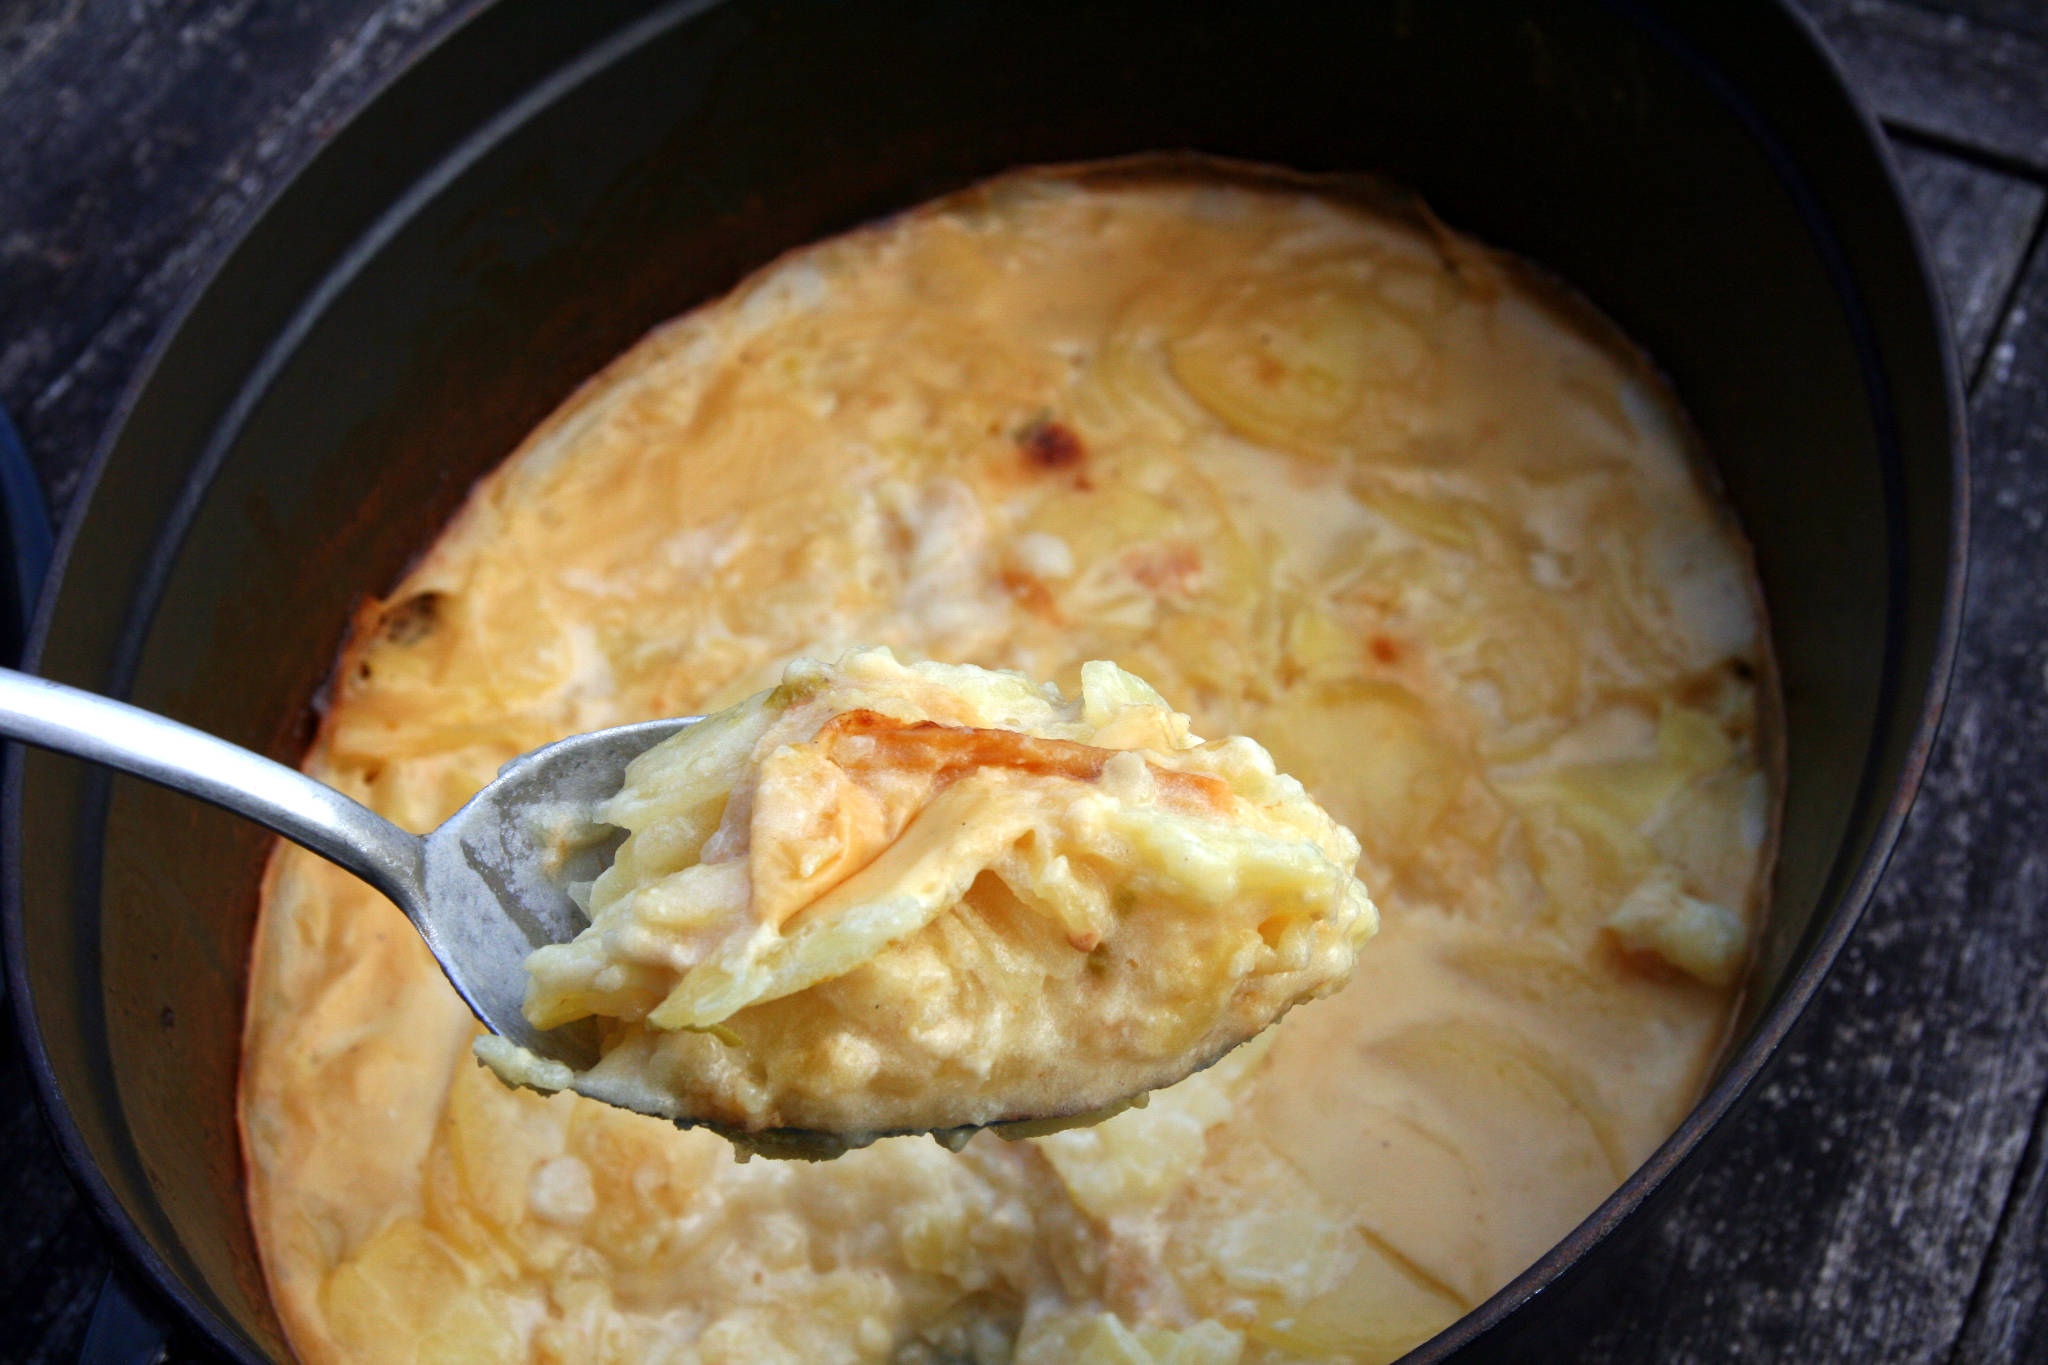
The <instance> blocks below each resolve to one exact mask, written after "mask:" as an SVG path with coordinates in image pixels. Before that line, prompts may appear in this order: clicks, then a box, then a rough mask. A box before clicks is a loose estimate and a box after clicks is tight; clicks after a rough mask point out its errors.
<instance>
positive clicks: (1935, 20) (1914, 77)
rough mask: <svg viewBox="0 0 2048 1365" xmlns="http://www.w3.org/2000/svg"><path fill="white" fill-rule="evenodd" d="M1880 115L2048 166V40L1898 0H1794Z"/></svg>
mask: <svg viewBox="0 0 2048 1365" xmlns="http://www.w3.org/2000/svg"><path fill="white" fill-rule="evenodd" d="M1799 3H1800V7H1801V8H1802V9H1804V10H1805V11H1806V12H1807V13H1808V14H1809V15H1811V16H1812V17H1813V19H1814V20H1815V22H1816V23H1817V24H1818V25H1819V27H1820V31H1821V33H1822V35H1823V36H1825V37H1826V38H1827V40H1828V43H1829V45H1830V46H1832V47H1833V48H1834V50H1835V53H1836V55H1837V56H1838V57H1840V58H1841V60H1842V63H1843V65H1844V66H1845V67H1847V69H1848V72H1849V77H1850V82H1851V84H1853V85H1854V86H1855V87H1856V88H1857V90H1858V92H1859V93H1860V94H1861V95H1862V96H1863V97H1864V99H1866V100H1867V101H1869V102H1870V104H1871V105H1872V106H1873V107H1874V108H1875V109H1876V110H1877V112H1878V114H1879V116H1880V117H1882V118H1884V119H1886V120H1887V121H1889V122H1892V123H1896V124H1898V125H1899V126H1901V127H1905V128H1910V129H1912V130H1914V131H1915V132H1918V133H1922V134H1924V135H1927V136H1930V137H1937V138H1943V139H1946V140H1949V141H1952V142H1955V143H1957V144H1959V145H1962V146H1966V147H1971V148H1976V149H1979V150H1981V151H1983V152H1985V153H1987V154H1989V155H1992V156H1995V157H1999V158H2003V159H2006V160H2009V161H2011V162H2012V163H2014V164H2016V165H2022V166H2026V167H2030V168H2032V169H2034V170H2036V171H2048V38H2043V37H2037V36H2035V35H2034V34H2032V33H2030V32H2016V31H2014V30H2011V29H2008V28H2003V27H1995V26H1993V25H1991V24H1989V23H1986V22H1983V21H1982V20H1979V19H1974V18H1971V17H1968V16H1966V15H1962V14H1941V13H1937V12H1935V11H1933V10H1930V9H1923V8H1921V7H1920V6H1918V5H1914V4H1908V3H1905V0H1799Z"/></svg>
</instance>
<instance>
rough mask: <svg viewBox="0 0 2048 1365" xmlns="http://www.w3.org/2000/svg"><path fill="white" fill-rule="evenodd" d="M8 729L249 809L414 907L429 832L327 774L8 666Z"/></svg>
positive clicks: (26, 739) (3, 706) (4, 685)
mask: <svg viewBox="0 0 2048 1365" xmlns="http://www.w3.org/2000/svg"><path fill="white" fill-rule="evenodd" d="M0 735H5V736H7V737H8V738H11V739H18V740H21V741H22V742H23V743H26V744H33V745H36V746H37V747H38V748H43V749H55V750H57V751H58V752H59V753H66V754H73V755H75V756H77V757H79V758H83V759H89V760H91V761H92V762H94V763H104V764H106V765H107V766H108V767H111V768H119V769H120V770H121V771H123V772H127V773H133V774H134V775H135V776H137V777H141V778H147V779H148V780H149V781H151V782H156V783H160V784H162V785H163V786H166V787H169V788H171V789H172V790H174V791H181V792H185V793H187V794H189V795H192V796H196V797H198V798H199V799H200V800H202V801H211V802H212V803H213V804H214V805H216V806H221V807H224V808H226V809H228V810H231V811H234V812H235V813H236V814H238V815H246V816H248V817H249V818H250V819H251V820H254V821H256V822H257V823H259V824H263V825H267V826H269V827H270V828H271V829H273V830H276V831H277V832H278V833H279V834H282V835H283V836H284V837H285V838H287V839H290V840H291V841H292V842H293V843H295V844H303V845H304V846H305V847H307V848H309V849H311V850H312V851H313V852H315V853H317V854H319V855H320V856H321V857H323V858H326V859H328V860H329V861H330V862H334V863H339V864H340V865H341V866H342V867H345V868H347V869H348V870H349V871H350V872H353V873H355V874H356V875H357V876H358V877H361V878H362V879H363V880H364V881H366V882H368V883H369V884H370V885H372V886H374V887H376V888H377V889H378V890H379V891H381V892H383V893H384V894H385V895H387V896H389V897H390V898H391V899H392V900H394V901H396V902H397V903H398V905H399V907H400V908H401V909H403V910H404V911H405V912H406V913H407V914H408V915H414V914H415V907H417V906H418V905H419V904H420V901H421V886H422V884H423V883H422V873H421V858H422V854H421V841H420V839H419V837H418V836H417V835H413V834H408V833H407V832H406V831H404V830H402V829H400V828H399V827H398V826H397V825H394V824H392V823H391V822H390V821H389V820H386V819H385V818H384V817H383V816H381V815H379V814H377V813H376V812H375V811H373V810H371V809H370V808H369V807H368V806H365V805H363V804H362V803H361V802H359V801H354V800H351V799H350V798H349V797H346V796H343V795H342V794H341V793H340V792H338V791H336V790H335V789H334V788H332V787H330V786H328V785H326V784H325V783H324V782H316V781H314V780H313V779H312V778H310V777H307V776H306V775H305V774H304V773H301V772H298V771H296V770H294V769H291V768H287V767H285V766H284V764H282V763H273V762H272V761H271V760H269V759H267V758H265V757H263V756H262V755H261V754H257V753H251V752H250V751H249V750H247V749H244V748H242V747H241V746H240V745H236V744H230V743H228V742H227V741H226V740H224V739H216V738H215V737H214V736H212V735H209V734H207V733H206V732H204V731H203V730H195V729H193V728H192V727H191V726H189V725H181V724H179V723H178V722H177V721H174V720H167V719H165V718H164V717H163V716H159V715H156V714H155V713H153V712H149V711H145V710H143V709H142V708H141V707H138V706H130V705H128V704H127V703H126V702H119V701H113V700H111V699H110V698H107V697H102V696H98V695H96V694H94V693H91V692H84V691H80V690H79V689H78V688H75V687H66V686H64V685H63V684H62V683H54V682H50V681H49V680H47V679H45V678H38V677H34V676H32V675H30V674H27V673H21V672H17V671H16V670H14V669H11V668H0Z"/></svg>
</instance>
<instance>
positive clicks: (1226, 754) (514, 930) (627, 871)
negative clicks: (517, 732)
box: [0, 649, 1378, 1158]
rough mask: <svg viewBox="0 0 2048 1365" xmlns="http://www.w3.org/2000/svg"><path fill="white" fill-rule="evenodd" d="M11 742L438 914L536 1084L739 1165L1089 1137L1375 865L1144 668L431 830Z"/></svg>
mask: <svg viewBox="0 0 2048 1365" xmlns="http://www.w3.org/2000/svg"><path fill="white" fill-rule="evenodd" d="M0 733H4V734H7V735H10V736H13V737H15V738H18V739H22V740H25V741H27V742H29V743H32V744H39V745H42V746H44V747H47V748H53V749H60V750H63V751H65V752H69V753H74V754H77V755H79V756H81V757H85V758H88V759H92V760H94V761H97V762H102V763H107V764H109V765H111V766H114V767H118V768H121V769H124V770H126V771H128V772H132V773H135V774H137V775H138V776H142V777H145V778H148V779H150V780H152V781H157V782H161V783H164V784H165V785H168V786H171V787H174V788H177V789H179V790H181V791H186V792H189V793H191V794H193V795H195V796H199V797H202V798H204V799H206V800H209V801H212V802H214V803H215V804H218V805H221V806H224V807H226V808H228V809H230V810H234V811H237V812H239V813H241V814H244V815H247V816H249V817H251V818H253V819H255V820H258V821H260V822H262V823H263V824H265V825H267V826H269V827H270V828H271V829H274V830H276V831H277V832H278V833H280V834H282V835H284V836H285V837H287V838H289V839H292V840H294V841H296V842H298V843H301V844H303V845H305V846H306V847H307V848H309V849H311V850H312V851H313V852H315V853H317V854H320V855H321V856H323V857H326V858H328V859H331V860H332V861H334V862H336V863H338V864H340V865H341V866H342V867H345V868H347V869H348V870H350V871H352V872H354V873H356V874H357V875H358V876H360V877H362V878H363V879H364V880H366V881H368V882H369V883H370V884H371V885H372V886H374V887H376V888H377V889H378V890H379V891H381V892H383V893H384V894H385V895H387V896H389V897H390V898H391V899H392V900H393V901H394V902H395V903H397V905H398V906H399V908H400V909H402V910H403V911H404V912H405V913H406V915H407V916H408V917H409V918H410V919H411V920H412V922H413V924H414V925H415V927H417V928H418V929H419V931H420V933H421V935H422V937H424V938H425V939H426V942H427V945H428V947H429V948H431V949H432V950H433V953H434V956H435V957H436V959H438V960H439V962H440V964H441V967H442V970H443V971H444V972H446V973H447V976H448V979H449V980H450V982H451V983H453V984H454V986H455V988H456V990H457V991H458V992H459V993H460V994H461V996H462V998H463V999H464V1000H465V1001H466V1002H467V1003H468V1004H469V1006H470V1008H471V1009H472V1010H474V1011H475V1013H476V1015H477V1017H478V1018H479V1019H480V1020H482V1021H483V1023H484V1025H485V1026H486V1027H487V1028H488V1029H489V1030H490V1033H489V1034H487V1035H483V1036H480V1037H479V1038H478V1039H477V1044H476V1050H477V1054H478V1056H479V1058H480V1059H482V1060H483V1061H484V1062H485V1063H486V1064H488V1065H489V1066H490V1067H491V1068H492V1069H493V1070H495V1071H496V1072H497V1073H498V1074H499V1075H500V1076H501V1077H502V1078H504V1079H505V1080H506V1081H508V1082H510V1083H513V1084H520V1085H527V1086H531V1087H534V1088H536V1089H541V1090H547V1091H555V1090H564V1089H571V1090H575V1091H577V1092H578V1093H581V1094H584V1095H587V1096H590V1097H592V1098H595V1099H599V1100H603V1101H605V1102H607V1103H611V1104H615V1105H618V1106H620V1107H623V1108H627V1109H632V1110H636V1111H639V1112H641V1113H646V1114H653V1115H658V1116H661V1117H664V1118H667V1119H670V1120H672V1121H674V1122H676V1123H679V1124H684V1125H704V1126H708V1127H711V1128H713V1129H715V1130H717V1131H719V1132H720V1133H722V1134H724V1135H725V1136H727V1137H729V1138H732V1139H733V1140H734V1141H735V1142H736V1143H738V1144H739V1145H740V1146H741V1147H742V1149H743V1150H745V1151H758V1152H761V1153H764V1154H767V1155H773V1156H800V1157H809V1158H820V1157H828V1156H835V1155H837V1154H839V1153H840V1152H842V1151H845V1150H847V1149H849V1148H852V1147H858V1146H862V1145H865V1144H866V1143H868V1142H871V1141H873V1140H875V1139H876V1138H878V1137H883V1136H890V1135H897V1134H904V1133H930V1134H932V1135H933V1136H936V1137H938V1138H939V1139H940V1140H941V1141H944V1142H947V1143H949V1145H957V1144H958V1143H960V1142H964V1141H965V1140H966V1138H967V1137H968V1136H971V1135H972V1133H973V1132H975V1131H977V1130H978V1129H980V1128H982V1127H996V1128H998V1129H999V1130H1001V1131H1004V1132H1006V1133H1008V1134H1009V1135H1012V1136H1015V1135H1021V1134H1025V1133H1029V1132H1038V1131H1045V1130H1046V1129H1047V1128H1050V1127H1060V1126H1066V1125H1068V1124H1071V1123H1077V1122H1091V1121H1093V1120H1094V1119H1095V1118H1098V1117H1101V1116H1103V1115H1105V1114H1107V1113H1111V1112H1115V1111H1116V1110H1117V1109H1119V1108H1122V1107H1124V1106H1125V1105H1127V1104H1129V1103H1131V1102H1133V1101H1134V1100H1136V1099H1139V1098H1141V1097H1142V1096H1143V1095H1144V1094H1145V1093H1146V1092H1148V1091H1149V1090H1151V1089H1154V1088H1157V1087H1159V1086H1163V1085H1167V1084H1171V1083H1172V1082H1173V1081H1176V1080H1179V1079H1180V1078H1181V1077H1183V1076H1185V1075H1187V1074H1189V1073H1190V1072H1192V1071H1195V1070H1198V1069H1200V1068H1201V1067H1203V1066H1206V1065H1208V1064H1209V1063H1210V1062H1213V1061H1215V1060H1216V1059H1217V1058H1218V1057H1220V1056H1221V1055H1222V1054H1223V1053H1224V1052H1227V1051H1228V1050H1229V1049H1230V1048H1232V1047H1234V1046H1236V1045H1237V1044H1238V1043H1241V1042H1244V1041H1246V1040H1247V1039H1249V1038H1251V1037H1252V1036H1254V1035H1255V1034H1257V1033H1258V1032H1259V1031H1261V1030H1262V1029H1264V1028H1265V1027H1267V1026H1268V1025H1270V1024H1271V1023H1273V1022H1274V1021H1275V1020H1277V1019H1278V1018H1279V1016H1280V1015H1281V1014H1283V1013H1285V1012H1286V1010H1287V1009H1289V1008H1291V1007H1292V1006H1293V1005H1294V1004H1296V1003H1298V1002H1299V1001H1302V1000H1305V999H1308V998H1311V997H1313V996H1316V995H1320V994H1324V993H1327V992H1328V991H1330V990H1334V989H1335V988H1336V987H1337V986H1338V985H1340V984H1342V982H1343V981H1344V980H1345V979H1346V978H1347V977H1348V976H1349V974H1350V972H1351V969H1352V967H1353V965H1354V964H1355V961H1356V957H1357V953H1358V950H1359V948H1360V946H1361V945H1362V944H1363V942H1364V941H1365V939H1366V938H1367V937H1369V936H1370V935H1371V933H1372V932H1373V931H1374V929H1375V927H1376V926H1377V920H1378V917H1377V912H1376V911H1375V910H1374V908H1373V905H1372V902H1371V901H1370V899H1368V898H1367V896H1366V893H1365V889H1364V888H1363V887H1362V886H1361V885H1359V883H1358V881H1357V880H1356V878H1355V877H1354V876H1353V875H1352V870H1353V868H1354V867H1355V865H1356V861H1357V858H1358V852H1359V849H1358V844H1357V841H1356V840H1355V839H1354V838H1353V837H1352V836H1351V834H1350V833H1349V832H1348V831H1346V830H1344V829H1343V828H1342V827H1341V826H1339V825H1337V824H1336V823H1335V822H1334V821H1332V820H1331V819H1330V817H1329V816H1328V815H1327V814H1325V813H1324V812H1323V811H1322V810H1321V808H1320V807H1318V806H1316V805H1315V803H1314V802H1313V801H1311V800H1310V799H1309V798H1308V796H1307V794H1306V793H1305V792H1304V791H1303V790H1302V788H1301V785H1300V784H1299V783H1298V782H1296V781H1294V780H1293V779H1292V778H1289V777H1285V776H1283V775H1281V774H1279V773H1277V772H1276V771H1275V769H1274V766H1273V763H1272V760H1271V759H1270V758H1269V757H1268V756H1267V754H1266V752H1265V751H1264V750H1263V749H1262V748H1260V747H1259V746H1258V745H1257V744H1255V743H1254V742H1252V741H1251V740H1248V739H1229V740H1222V741H1217V742H1211V743H1204V742H1202V741H1200V740H1199V739H1197V738H1196V737H1194V736H1193V735H1191V734H1190V733H1189V731H1188V722H1187V718H1186V717H1185V716H1183V715H1180V714H1178V713H1176V712H1174V711H1172V710H1171V709H1170V708H1169V707H1168V706H1167V705H1166V703H1165V702H1164V701H1163V700H1161V699H1160V697H1159V696H1158V694H1157V693H1156V692H1154V691H1153V690H1152V689H1151V688H1150V687H1149V686H1147V685H1146V684H1145V683H1144V682H1142V681H1141V680H1139V679H1138V678H1136V677H1134V676H1133V675H1131V674H1129V673H1126V672H1124V671H1123V670H1121V669H1119V668H1117V667H1116V666H1115V665H1113V664H1109V663H1092V664H1089V665H1086V666H1085V668H1084V669H1083V672H1082V686H1081V691H1080V695H1079V696H1077V697H1074V698H1072V699H1069V698H1066V697H1064V696H1063V695H1061V693H1060V692H1059V691H1058V690H1056V689H1054V688H1051V687H1046V686H1040V685H1038V684H1034V683H1032V682H1030V681H1029V680H1027V679H1025V678H1024V677H1022V676H1021V675H1018V674H1015V673H1003V672H993V671H989V670H984V669H979V668H973V667H968V666H963V665H946V664H932V663H919V664H902V663H899V662H898V661H897V660H896V659H895V658H894V657H893V656H892V655H891V654H890V653H889V652H888V651H887V650H881V649H870V650H857V651H854V652H853V653H851V654H848V655H846V656H845V657H844V658H842V659H841V660H840V661H839V662H838V663H836V664H822V663H816V662H813V661H809V660H802V661H799V662H797V663H796V664H793V665H791V666H790V668H789V669H788V671H787V672H786V673H785V675H784V678H783V681H782V684H781V685H780V686H779V687H776V688H774V689H771V690H769V691H767V692H763V693H760V694H759V695H757V696H754V697H751V698H749V699H748V700H746V701H744V702H741V703H740V704H739V705H737V706H734V707H732V708H730V709H728V710H726V711H722V712H720V713H718V714H717V715H714V716H711V717H708V718H697V717H691V718H686V719H680V720H661V721H649V722H645V723H642V724H637V725H627V726H621V727H618V728H615V729H610V730H601V731H596V732H593V733H590V734H585V735H578V736H574V737H572V738H569V739H566V740H563V741H561V742H559V743H557V744H553V745H550V746H548V747H546V748H543V749H538V750H535V751H534V752H533V753H530V754H527V755H525V756H524V757H521V758H518V759H515V760H513V761H512V762H511V763H509V764H507V765H506V767H505V768H504V769H503V771H502V772H501V773H500V774H499V776H498V778H497V780H495V781H494V782H492V783H491V784H490V785H489V786H487V787H485V788H484V789H483V790H482V791H480V792H478V793H477V795H476V796H475V797H474V798H472V799H471V800H470V801H469V803H468V804H466V805H465V806H464V807H463V808H462V809H461V810H460V811H458V812H457V813H456V814H455V815H454V816H453V817H451V818H450V819H449V820H448V821H447V822H446V823H444V824H443V825H441V826H440V827H439V828H438V829H436V830H434V831H433V832H432V833H430V834H428V835H426V836H425V837H424V838H422V837H420V836H416V835H413V834H411V833H408V832H406V831H404V830H402V829H400V828H398V827H397V826H395V825H393V824H391V823H390V822H389V821H387V820H385V819H383V817H381V816H379V815H377V814H375V813H374V812H372V811H370V810H369V809H367V808H366V807H364V806H362V805H361V804H359V803H357V802H355V801H353V800H351V799H350V798H349V797H347V796H345V795H343V794H342V793H340V792H337V791H335V790H333V789H332V788H329V787H326V786H324V785H323V784H321V783H319V782H316V781H314V780H313V779H311V778H308V777H305V776H304V775H302V774H300V773H298V772H295V771H293V770H292V769H289V768H286V767H284V766H282V765H280V764H277V763H273V762H271V761H270V760H268V759H265V758H262V757H260V756H258V755H255V754H252V753H249V752H248V751H246V750H243V749H240V748H237V747H235V746H233V745H230V744H227V743H226V742H225V741H222V740H219V739H215V738H213V737H212V736H209V735H205V734H202V733H200V732H198V731H195V730H192V729H190V728H189V727H186V726H182V725H179V724H177V723H176V722H173V721H169V720H166V719H163V718H161V717H158V716H154V715H151V714H149V713H147V712H144V711H140V710H138V709H136V708H134V707H130V706H126V705H123V704H121V703H118V702H113V701H109V700H106V699H104V698H100V697H95V696H92V695H91V694H88V693H83V692H79V691H76V690H74V689H71V688H66V687H61V686H59V685H57V684H54V683H49V682H46V681H43V680H41V679H36V678H32V677H28V676H26V675H23V674H18V673H11V672H0Z"/></svg>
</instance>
